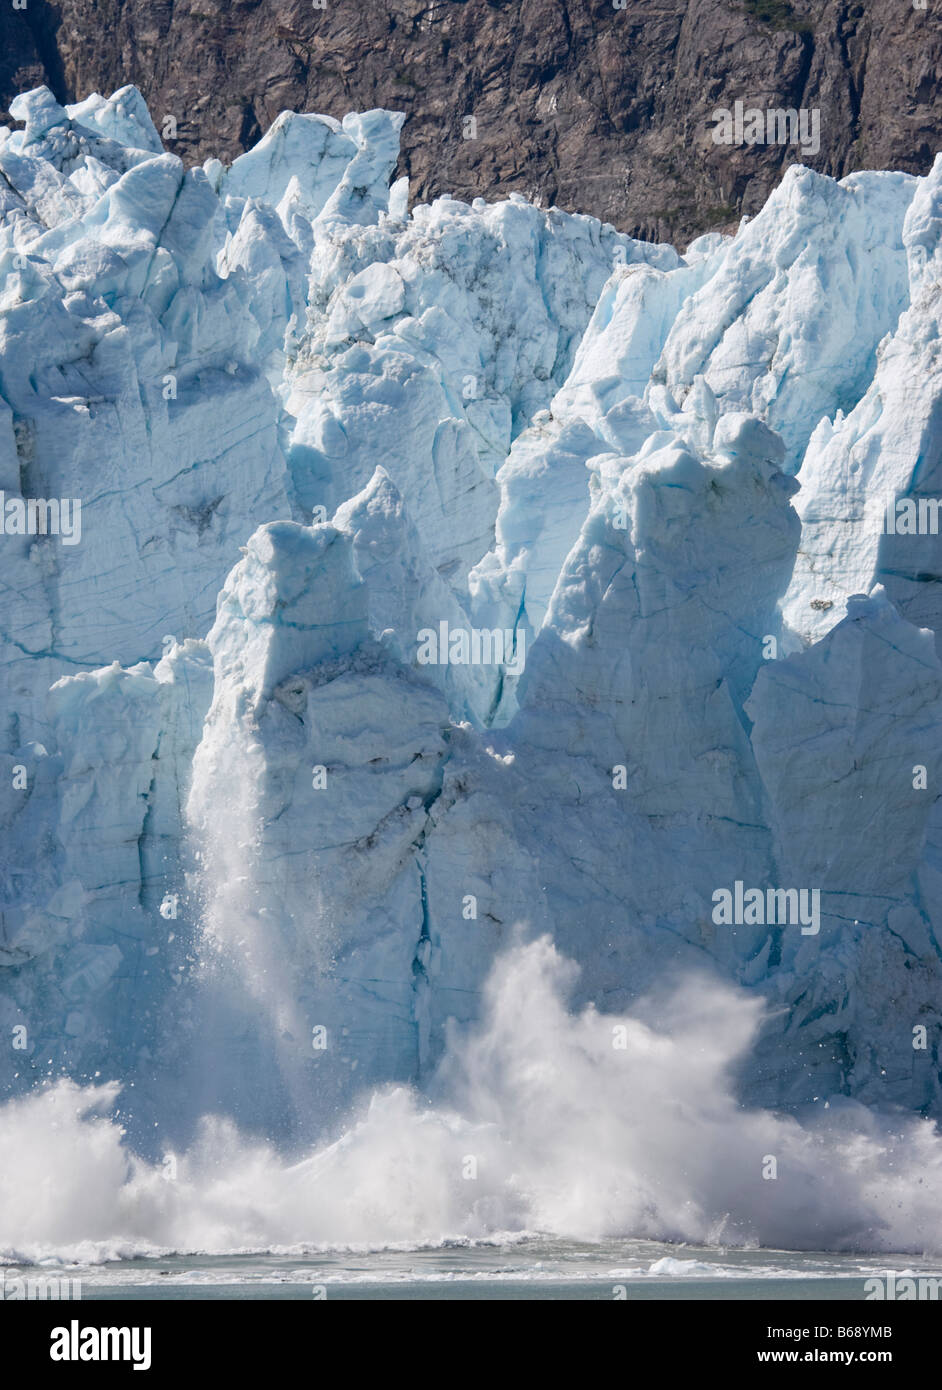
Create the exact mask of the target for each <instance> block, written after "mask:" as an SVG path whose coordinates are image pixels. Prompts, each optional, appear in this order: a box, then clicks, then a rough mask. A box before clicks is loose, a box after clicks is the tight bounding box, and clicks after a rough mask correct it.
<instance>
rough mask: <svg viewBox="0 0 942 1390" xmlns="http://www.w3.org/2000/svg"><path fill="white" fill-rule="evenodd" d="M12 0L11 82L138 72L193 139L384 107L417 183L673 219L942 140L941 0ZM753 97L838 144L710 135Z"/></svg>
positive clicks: (5, 72) (61, 92) (933, 147)
mask: <svg viewBox="0 0 942 1390" xmlns="http://www.w3.org/2000/svg"><path fill="white" fill-rule="evenodd" d="M13 2H14V0H0V102H3V103H9V101H10V100H11V99H12V97H13V96H14V95H15V93H16V92H18V91H23V90H24V89H26V88H27V87H30V86H34V85H36V83H37V82H40V81H45V82H46V83H47V84H48V85H49V86H50V87H51V88H52V89H53V91H54V92H55V93H56V95H57V96H58V97H59V99H60V100H70V101H71V100H76V99H77V98H79V97H82V96H85V95H87V93H89V92H91V91H95V90H97V91H101V92H104V93H110V92H111V91H113V90H114V89H115V88H116V87H119V86H122V85H123V84H124V83H126V82H134V83H136V84H137V86H139V87H140V88H141V90H142V92H143V93H144V96H145V97H146V98H147V101H148V103H149V105H150V107H151V111H152V113H153V115H154V118H155V121H156V122H157V125H158V128H160V126H161V123H162V120H163V118H164V117H165V116H168V115H172V116H174V117H175V118H176V121H177V131H178V135H177V139H176V140H174V141H170V140H168V141H167V145H168V148H169V149H172V150H174V151H175V152H177V153H178V154H180V155H182V156H183V158H184V159H186V160H187V161H196V160H201V159H203V158H205V157H207V156H208V155H210V154H218V155H219V156H220V157H223V158H232V157H233V156H235V155H236V154H238V153H239V152H240V151H241V150H243V149H245V148H246V147H247V146H248V145H250V144H252V143H253V142H254V141H255V140H256V139H257V138H258V136H259V134H260V133H262V132H263V131H265V130H266V129H267V128H268V126H269V125H270V124H271V122H272V121H273V120H274V118H275V116H276V115H277V114H278V112H279V111H281V110H283V109H285V108H290V109H293V110H295V111H318V112H323V113H326V114H329V115H333V116H342V115H344V114H345V112H347V111H349V110H363V109H366V108H369V107H373V106H386V107H390V108H393V109H396V110H402V111H405V112H406V113H407V114H408V118H409V119H408V120H407V122H406V125H405V128H404V131H403V154H402V159H401V165H400V169H399V172H400V173H407V174H409V176H410V178H411V179H412V186H411V193H412V197H413V199H415V200H426V199H428V198H431V197H434V196H436V195H437V194H441V193H452V194H454V195H455V196H456V197H459V198H464V199H470V198H473V197H476V196H479V195H480V196H485V197H488V198H493V197H495V196H499V195H506V194H507V193H509V192H511V191H513V190H517V191H519V192H522V193H527V194H529V195H531V196H533V197H535V198H540V199H541V200H542V202H543V204H544V205H548V204H550V203H556V204H557V205H558V206H560V207H563V208H566V209H569V210H571V211H581V212H591V213H594V214H595V215H596V216H598V217H601V218H603V219H604V220H606V221H609V222H613V223H614V224H615V225H616V226H617V227H619V228H621V229H623V230H626V231H630V232H633V233H635V234H636V235H640V236H644V237H648V238H654V239H664V238H670V239H672V240H676V241H679V242H684V241H686V240H687V239H689V238H690V237H691V236H694V235H696V234H697V233H699V232H702V231H707V230H711V229H714V228H727V227H730V226H734V225H735V223H736V221H737V220H738V217H739V215H740V214H741V213H743V212H746V213H751V212H755V211H756V210H757V209H758V208H759V207H761V205H762V203H763V201H764V200H765V198H766V196H767V194H768V192H769V190H770V189H771V188H772V187H773V186H774V185H775V184H776V183H777V182H778V180H779V178H780V177H781V173H782V170H783V168H784V167H785V165H787V164H790V163H794V162H797V161H801V162H803V163H806V164H809V165H811V166H812V167H813V168H816V169H819V170H821V171H822V172H825V173H829V174H834V175H836V176H839V177H840V176H843V175H844V174H847V173H850V172H851V171H852V170H854V169H864V168H869V169H872V168H895V169H906V170H910V171H912V172H915V173H924V172H925V171H926V170H927V169H928V167H929V165H930V164H931V161H932V158H933V156H934V154H935V152H936V151H937V150H938V149H942V79H940V70H942V24H940V21H939V12H938V0H858V3H848V0H439V2H438V3H436V0H176V2H174V0H58V3H57V4H55V5H53V4H49V3H46V2H45V0H25V4H26V8H25V9H22V10H15V9H13V8H12V3H13ZM19 2H20V0H17V3H19ZM924 2H925V4H926V8H925V9H919V8H916V7H915V6H916V5H921V4H922V3H924ZM321 4H323V8H318V6H319V5H321ZM616 5H621V6H623V8H616ZM737 99H738V100H741V101H743V103H744V105H745V107H746V108H750V107H751V108H762V109H763V110H764V109H766V108H769V107H772V108H787V107H793V108H805V109H806V110H807V111H811V110H818V111H819V112H820V117H819V119H820V148H819V149H818V150H817V152H815V153H811V152H805V153H802V152H801V150H800V149H799V147H798V146H797V145H796V144H793V143H787V144H784V145H778V144H773V145H768V144H754V145H752V146H745V145H735V144H729V145H723V144H716V143H714V140H713V138H712V135H711V132H712V130H713V128H714V125H713V121H712V119H711V113H712V112H713V110H714V109H715V108H717V107H725V108H728V109H732V108H733V106H734V103H735V101H736V100H737Z"/></svg>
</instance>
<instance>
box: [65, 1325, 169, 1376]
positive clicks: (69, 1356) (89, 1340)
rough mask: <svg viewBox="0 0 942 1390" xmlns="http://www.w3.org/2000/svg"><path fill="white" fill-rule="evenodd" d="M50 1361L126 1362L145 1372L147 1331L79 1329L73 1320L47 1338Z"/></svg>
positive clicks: (148, 1350)
mask: <svg viewBox="0 0 942 1390" xmlns="http://www.w3.org/2000/svg"><path fill="white" fill-rule="evenodd" d="M49 1335H50V1337H51V1339H52V1345H51V1346H50V1348H49V1356H50V1358H51V1360H53V1361H130V1362H132V1363H133V1368H134V1370H135V1371H149V1370H150V1360H151V1329H150V1328H149V1327H81V1326H80V1324H79V1321H78V1318H73V1319H72V1321H71V1322H70V1323H69V1325H68V1327H54V1328H53V1329H52V1332H51V1333H50V1334H49Z"/></svg>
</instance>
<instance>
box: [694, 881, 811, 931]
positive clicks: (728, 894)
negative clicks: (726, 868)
mask: <svg viewBox="0 0 942 1390" xmlns="http://www.w3.org/2000/svg"><path fill="white" fill-rule="evenodd" d="M713 903H714V907H713V921H714V922H715V924H716V925H717V926H718V927H762V926H766V927H796V926H799V925H800V926H801V934H802V936H817V934H818V932H819V931H820V930H821V889H820V888H765V889H762V888H746V887H745V886H744V885H743V881H742V879H739V878H738V879H737V880H736V882H735V883H734V884H733V887H732V891H731V890H730V889H729V888H717V889H715V890H714V893H713Z"/></svg>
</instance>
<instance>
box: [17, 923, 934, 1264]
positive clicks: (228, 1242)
mask: <svg viewBox="0 0 942 1390" xmlns="http://www.w3.org/2000/svg"><path fill="white" fill-rule="evenodd" d="M575 974H576V967H575V966H573V965H572V964H571V963H570V962H568V961H566V960H564V959H563V958H562V957H561V956H560V955H559V954H558V952H557V951H556V950H555V948H554V947H553V945H552V944H551V942H550V941H549V940H548V939H545V938H544V939H541V940H539V941H536V942H531V943H529V944H527V945H523V946H517V947H515V948H514V949H513V950H511V951H510V952H509V953H508V954H507V955H506V956H505V957H504V958H502V959H501V960H499V961H498V962H496V963H495V967H494V969H493V972H492V975H491V977H490V980H489V983H488V986H487V991H486V1001H485V1002H486V1008H485V1013H484V1017H483V1021H482V1022H481V1024H480V1025H478V1026H476V1027H475V1028H473V1029H471V1030H469V1031H467V1032H465V1033H461V1032H459V1031H458V1030H457V1029H454V1030H452V1033H451V1035H450V1037H449V1044H448V1051H447V1055H446V1058H445V1061H444V1063H443V1065H442V1068H441V1070H440V1072H439V1074H438V1076H437V1078H436V1081H435V1085H434V1088H433V1090H434V1095H433V1096H432V1097H425V1096H421V1095H419V1094H417V1093H416V1092H414V1091H412V1090H410V1089H408V1088H405V1087H392V1088H387V1089H384V1090H382V1091H379V1092H377V1093H375V1094H374V1095H373V1096H372V1097H371V1098H369V1100H368V1101H367V1102H366V1103H365V1105H364V1107H363V1108H362V1110H361V1111H360V1112H359V1113H357V1114H355V1115H353V1116H352V1117H351V1119H350V1122H349V1124H348V1126H347V1128H346V1130H345V1131H344V1133H343V1134H342V1136H341V1137H340V1138H339V1139H338V1140H336V1141H335V1142H333V1143H330V1144H326V1145H321V1146H319V1147H317V1148H315V1149H314V1150H313V1151H312V1152H311V1153H310V1154H309V1155H308V1156H306V1157H304V1158H303V1159H302V1160H301V1161H293V1160H292V1159H291V1158H289V1157H286V1156H285V1155H284V1154H282V1153H279V1152H278V1151H277V1150H276V1149H275V1147H274V1146H272V1145H271V1144H268V1143H253V1142H251V1141H249V1140H247V1139H245V1138H244V1137H243V1136H241V1135H240V1134H239V1132H238V1130H237V1129H236V1127H235V1126H234V1125H233V1124H232V1123H231V1122H230V1121H228V1120H225V1119H220V1118H218V1117H215V1118H207V1119H205V1120H204V1121H203V1125H202V1129H201V1132H200V1135H199V1138H198V1140H197V1141H196V1142H195V1143H194V1145H193V1146H192V1147H191V1148H190V1149H189V1151H188V1152H187V1153H186V1154H185V1155H183V1156H181V1158H180V1159H179V1163H178V1167H177V1171H176V1175H175V1178H174V1179H173V1180H171V1181H168V1180H166V1179H167V1174H166V1170H165V1168H164V1167H163V1166H161V1165H154V1164H149V1163H146V1162H144V1161H143V1160H142V1159H140V1158H138V1157H136V1156H135V1155H134V1154H132V1153H129V1152H128V1151H127V1149H126V1147H125V1144H124V1141H123V1132H122V1129H121V1126H120V1124H119V1123H118V1122H117V1121H116V1120H115V1119H113V1118H109V1117H108V1114H107V1113H106V1112H108V1111H110V1110H111V1109H113V1107H114V1106H115V1104H116V1101H117V1096H118V1087H117V1086H116V1085H106V1086H96V1087H86V1088H80V1087H78V1086H76V1085H75V1084H74V1083H72V1082H69V1081H61V1082H59V1083H57V1084H56V1085H54V1086H51V1087H49V1088H48V1089H45V1090H43V1091H41V1092H38V1093H34V1094H32V1095H30V1096H27V1097H25V1098H21V1099H18V1100H15V1101H11V1102H9V1103H8V1104H7V1105H6V1106H5V1107H4V1108H3V1110H2V1112H0V1249H2V1251H3V1253H4V1257H5V1258H8V1259H12V1258H24V1257H26V1258H40V1257H48V1256H49V1255H51V1254H53V1253H55V1254H58V1255H59V1256H62V1257H71V1258H78V1259H85V1260H87V1259H91V1258H113V1257H115V1256H119V1255H130V1254H132V1253H142V1252H144V1251H153V1252H156V1251H166V1250H171V1249H172V1250H179V1251H189V1252H195V1251H201V1252H207V1253H224V1252H232V1251H238V1250H242V1251H245V1250H271V1249H278V1248H283V1247H292V1248H295V1249H297V1248H299V1247H308V1248H312V1249H323V1248H326V1247H351V1246H352V1247H368V1248H378V1247H384V1246H387V1247H388V1246H392V1245H404V1246H421V1245H433V1244H437V1243H440V1242H441V1241H443V1240H447V1239H460V1238H464V1239H468V1238H470V1239H484V1240H486V1239H489V1238H493V1239H506V1238H507V1236H508V1233H509V1234H511V1235H512V1234H517V1235H520V1234H523V1233H526V1232H543V1233H553V1234H556V1235H559V1236H563V1237H570V1238H577V1239H582V1240H592V1239H598V1238H602V1237H608V1236H646V1237H651V1238H659V1239H667V1240H687V1241H692V1242H699V1243H706V1244H713V1243H718V1242H722V1243H723V1244H760V1245H765V1246H771V1247H777V1248H790V1249H835V1250H852V1249H858V1250H874V1251H875V1250H895V1251H918V1252H922V1253H931V1252H942V1215H940V1211H942V1204H940V1201H939V1198H940V1195H942V1139H940V1136H939V1134H938V1132H937V1130H936V1128H935V1126H934V1125H933V1124H931V1123H930V1122H928V1121H924V1120H919V1119H913V1118H911V1117H908V1118H906V1119H905V1120H899V1119H894V1120H888V1119H883V1118H881V1117H880V1116H878V1115H877V1114H875V1113H873V1112H871V1111H868V1110H867V1109H866V1108H865V1107H863V1106H861V1105H859V1104H857V1103H854V1102H848V1103H844V1104H840V1105H834V1106H832V1108H831V1109H830V1110H829V1111H827V1112H825V1113H823V1114H822V1115H821V1116H820V1117H818V1118H816V1119H814V1120H813V1121H812V1122H809V1123H806V1124H802V1123H799V1121H798V1120H796V1119H794V1118H791V1117H787V1116H781V1115H777V1114H775V1113H773V1112H770V1111H763V1110H755V1109H753V1110H747V1109H744V1108H743V1107H741V1106H740V1105H739V1104H738V1102H737V1100H736V1097H735V1091H734V1085H733V1081H732V1075H733V1072H734V1069H735V1066H736V1064H737V1062H738V1060H739V1059H741V1058H742V1056H743V1054H744V1053H745V1052H746V1050H747V1049H748V1048H749V1047H750V1046H751V1045H752V1043H753V1041H754V1039H755V1036H756V1033H757V1030H758V1028H759V1026H760V1023H761V1004H760V1002H759V1001H757V1000H756V999H755V998H753V997H751V996H748V995H745V994H743V993H741V992H738V991H735V990H733V989H732V988H731V987H729V986H727V985H719V984H717V983H715V982H709V981H706V980H694V979H691V980H687V981H686V982H685V983H684V984H683V985H682V986H681V987H680V988H679V989H677V990H676V991H675V992H674V994H673V995H672V996H671V997H670V998H669V999H668V1000H667V1002H666V1003H660V1004H659V1005H658V1006H657V1007H656V1009H655V1008H654V1006H653V1005H652V1004H651V1003H650V1002H649V1003H648V1005H647V1006H645V1005H642V1006H640V1007H639V1009H638V1010H636V1012H635V1014H634V1015H633V1016H630V1017H624V1018H616V1017H614V1016H611V1015H605V1014H602V1013H599V1012H598V1011H597V1010H596V1009H595V1008H594V1007H589V1008H588V1009H586V1010H584V1011H583V1012H581V1013H578V1014H573V1013H571V1012H570V1011H569V1010H568V1009H567V1006H566V1000H567V994H568V991H569V989H570V988H571V985H572V983H573V979H574V977H575ZM770 1159H774V1165H770V1162H769V1160H770ZM773 1166H774V1170H775V1172H776V1176H775V1177H770V1176H763V1174H764V1173H765V1174H769V1173H770V1172H771V1171H772V1167H773Z"/></svg>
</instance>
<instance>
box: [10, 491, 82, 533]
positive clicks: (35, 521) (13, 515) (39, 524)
mask: <svg viewBox="0 0 942 1390" xmlns="http://www.w3.org/2000/svg"><path fill="white" fill-rule="evenodd" d="M0 533H2V534H3V535H4V536H58V537H59V538H60V540H61V541H62V544H63V545H77V544H78V542H79V541H80V540H81V539H82V503H81V499H80V498H78V497H9V498H8V497H7V495H6V493H5V492H0Z"/></svg>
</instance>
